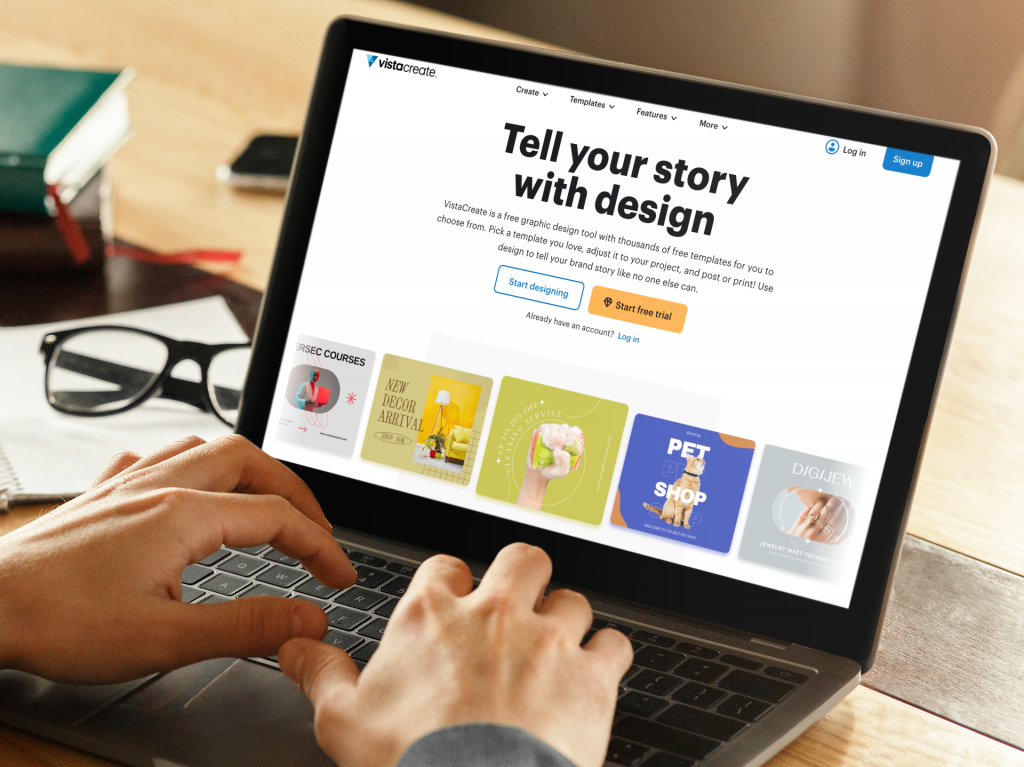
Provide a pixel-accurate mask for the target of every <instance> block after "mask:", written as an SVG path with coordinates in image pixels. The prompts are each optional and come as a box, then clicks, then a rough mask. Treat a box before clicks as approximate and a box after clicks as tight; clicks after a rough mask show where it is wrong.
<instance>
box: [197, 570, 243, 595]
mask: <svg viewBox="0 0 1024 767" xmlns="http://www.w3.org/2000/svg"><path fill="white" fill-rule="evenodd" d="M250 583H251V581H247V580H246V579H245V578H237V577H235V576H234V575H228V574H227V573H217V574H216V575H215V576H213V577H212V578H209V579H207V580H206V581H204V582H203V588H204V589H206V590H207V591H213V592H215V593H217V594H223V595H224V596H226V597H229V596H231V595H232V594H237V593H238V592H239V591H241V590H242V589H244V588H245V587H246V586H248V585H249V584H250Z"/></svg>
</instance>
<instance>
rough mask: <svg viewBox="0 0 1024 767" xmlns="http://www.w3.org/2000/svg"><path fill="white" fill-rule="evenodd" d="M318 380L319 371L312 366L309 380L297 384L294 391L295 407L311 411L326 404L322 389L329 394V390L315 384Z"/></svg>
mask: <svg viewBox="0 0 1024 767" xmlns="http://www.w3.org/2000/svg"><path fill="white" fill-rule="evenodd" d="M318 380H320V371H319V370H317V369H315V368H314V369H313V370H311V371H309V380H308V381H304V382H303V383H302V384H300V385H299V389H298V391H296V392H295V407H297V408H298V409H299V410H308V411H309V412H311V413H312V412H313V411H314V410H316V409H318V408H321V407H323V406H324V405H326V404H327V399H326V397H324V396H322V394H323V391H326V393H328V394H330V391H329V390H321V387H319V386H317V385H316V382H317V381H318Z"/></svg>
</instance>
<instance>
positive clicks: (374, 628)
mask: <svg viewBox="0 0 1024 767" xmlns="http://www.w3.org/2000/svg"><path fill="white" fill-rule="evenodd" d="M387 627H388V621H387V619H386V618H374V619H373V621H372V622H371V623H368V624H366V625H365V626H363V627H362V628H361V629H359V633H360V634H362V635H363V636H364V637H369V638H370V639H382V638H383V637H384V629H386V628H387Z"/></svg>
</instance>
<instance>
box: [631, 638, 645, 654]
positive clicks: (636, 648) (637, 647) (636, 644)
mask: <svg viewBox="0 0 1024 767" xmlns="http://www.w3.org/2000/svg"><path fill="white" fill-rule="evenodd" d="M629 643H630V644H631V645H633V652H639V651H640V648H641V647H643V645H642V644H640V643H639V642H638V641H636V640H635V639H630V640H629Z"/></svg>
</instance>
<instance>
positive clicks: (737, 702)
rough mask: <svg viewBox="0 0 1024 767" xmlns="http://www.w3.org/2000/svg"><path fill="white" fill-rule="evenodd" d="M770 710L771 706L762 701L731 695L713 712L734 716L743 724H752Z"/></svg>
mask: <svg viewBox="0 0 1024 767" xmlns="http://www.w3.org/2000/svg"><path fill="white" fill-rule="evenodd" d="M770 708H771V706H770V705H769V704H767V703H765V702H763V701H760V700H754V699H753V698H748V697H746V696H744V695H733V696H732V697H731V698H729V700H727V701H726V702H725V703H723V704H722V705H721V706H719V707H718V708H717V709H715V710H716V711H718V713H720V714H726V715H727V716H734V717H736V718H737V719H742V720H743V721H745V722H753V721H754V720H755V719H757V718H758V717H759V716H761V714H763V713H764V712H765V711H767V710H768V709H770Z"/></svg>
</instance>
